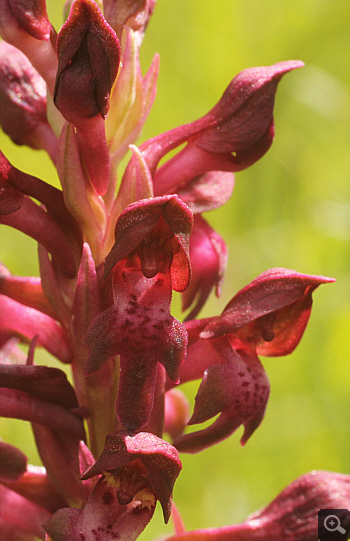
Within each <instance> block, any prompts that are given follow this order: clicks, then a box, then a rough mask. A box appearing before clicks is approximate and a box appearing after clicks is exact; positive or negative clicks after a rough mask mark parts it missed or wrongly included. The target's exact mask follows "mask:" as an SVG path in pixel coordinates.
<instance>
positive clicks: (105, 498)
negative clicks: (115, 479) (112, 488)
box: [102, 492, 114, 505]
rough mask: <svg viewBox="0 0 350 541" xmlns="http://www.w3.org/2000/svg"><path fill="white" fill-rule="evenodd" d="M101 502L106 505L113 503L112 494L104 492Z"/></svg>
mask: <svg viewBox="0 0 350 541" xmlns="http://www.w3.org/2000/svg"><path fill="white" fill-rule="evenodd" d="M102 501H103V503H104V504H106V505H111V503H113V501H114V495H113V494H112V492H105V493H104V494H103V496H102Z"/></svg>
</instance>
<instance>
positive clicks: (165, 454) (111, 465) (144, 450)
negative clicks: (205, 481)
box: [82, 432, 182, 522]
mask: <svg viewBox="0 0 350 541" xmlns="http://www.w3.org/2000/svg"><path fill="white" fill-rule="evenodd" d="M136 458H139V459H140V460H141V461H142V463H143V464H144V466H145V468H146V470H147V474H148V480H149V486H150V488H151V489H152V491H153V492H154V494H155V496H156V498H157V499H159V501H160V503H161V505H162V508H163V513H164V519H165V521H166V522H167V521H168V520H169V517H170V510H171V497H172V491H173V486H174V483H175V480H176V478H177V477H178V475H179V473H180V470H181V467H182V466H181V462H180V459H179V455H178V452H177V450H176V449H175V448H174V447H173V446H172V445H170V444H169V443H167V442H166V441H164V440H162V439H161V438H158V437H157V436H155V435H154V434H151V433H149V432H139V433H138V434H136V435H135V436H128V435H126V434H125V433H119V434H116V433H115V434H109V435H108V436H107V437H106V444H105V449H104V451H103V453H102V455H101V456H100V458H99V459H98V460H97V462H96V463H95V464H94V465H93V466H92V468H90V469H88V470H87V471H86V472H85V473H84V475H83V476H82V478H83V479H88V478H90V477H93V476H94V475H98V474H100V473H102V472H103V471H108V470H114V469H116V468H118V467H120V466H123V465H125V464H128V463H130V462H132V461H134V460H135V459H136Z"/></svg>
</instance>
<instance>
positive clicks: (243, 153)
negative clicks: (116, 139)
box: [141, 60, 303, 194]
mask: <svg viewBox="0 0 350 541" xmlns="http://www.w3.org/2000/svg"><path fill="white" fill-rule="evenodd" d="M302 65H303V63H302V62H299V61H293V60H291V61H288V62H280V63H278V64H275V65H273V66H268V67H260V68H250V69H247V70H244V71H242V72H241V73H239V74H238V75H237V76H236V77H235V78H234V79H233V80H232V81H231V83H230V84H229V86H228V87H227V89H226V91H225V92H224V94H223V96H222V97H221V99H220V100H219V102H218V103H217V104H216V105H215V107H213V109H212V110H211V111H209V113H208V114H207V115H205V116H204V117H202V118H200V119H198V120H196V121H195V122H192V123H190V124H185V125H184V126H179V127H178V128H175V129H174V130H171V131H169V132H166V133H164V134H161V135H160V136H158V137H155V138H154V139H151V140H149V141H146V142H145V143H144V144H143V145H142V146H141V149H142V152H143V154H144V158H145V160H146V162H147V164H148V166H149V169H150V171H151V173H152V175H154V174H155V173H156V168H157V165H158V163H159V161H160V159H161V158H162V157H163V156H164V155H165V154H167V153H168V152H169V151H170V150H172V149H174V148H176V147H177V146H179V145H181V144H182V143H184V142H188V145H187V146H186V147H185V148H184V149H183V150H182V151H181V152H180V153H179V154H177V155H176V156H174V158H172V159H171V160H170V162H169V163H166V164H165V165H164V166H163V167H161V168H160V169H159V171H157V173H156V174H155V177H154V190H155V193H156V194H159V193H166V192H167V191H168V188H169V186H168V184H169V183H170V184H171V185H172V186H176V187H181V186H182V185H183V184H184V183H187V182H188V181H191V179H193V178H195V177H196V176H198V175H201V174H204V173H206V172H207V171H216V170H219V171H239V170H241V169H243V168H245V167H248V166H249V165H251V164H253V163H254V162H255V161H257V160H258V159H259V158H261V156H263V154H264V153H265V152H266V151H267V150H268V148H269V147H270V146H271V143H272V140H273V134H274V126H273V107H274V99H275V93H276V88H277V84H278V82H279V80H280V79H281V77H282V76H283V75H284V74H285V73H287V72H289V71H291V70H293V69H295V68H298V67H301V66H302ZM171 191H173V192H174V191H177V189H174V188H172V190H171Z"/></svg>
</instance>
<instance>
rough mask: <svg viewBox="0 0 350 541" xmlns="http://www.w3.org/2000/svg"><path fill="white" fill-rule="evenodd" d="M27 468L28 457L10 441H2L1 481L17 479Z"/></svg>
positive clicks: (0, 445)
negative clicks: (9, 442)
mask: <svg viewBox="0 0 350 541" xmlns="http://www.w3.org/2000/svg"><path fill="white" fill-rule="evenodd" d="M26 469H27V457H26V456H25V455H24V454H23V453H22V451H20V450H19V449H17V448H16V447H14V446H13V445H10V444H8V443H5V442H3V441H0V481H1V482H2V483H6V482H9V481H17V480H18V479H19V478H20V477H22V475H23V474H24V473H25V471H26Z"/></svg>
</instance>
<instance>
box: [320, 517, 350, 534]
mask: <svg viewBox="0 0 350 541" xmlns="http://www.w3.org/2000/svg"><path fill="white" fill-rule="evenodd" d="M323 524H324V527H325V528H326V530H328V531H329V532H340V533H346V530H345V529H344V528H343V527H342V526H341V525H340V519H339V517H337V515H328V517H326V518H325V519H324V521H323Z"/></svg>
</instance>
